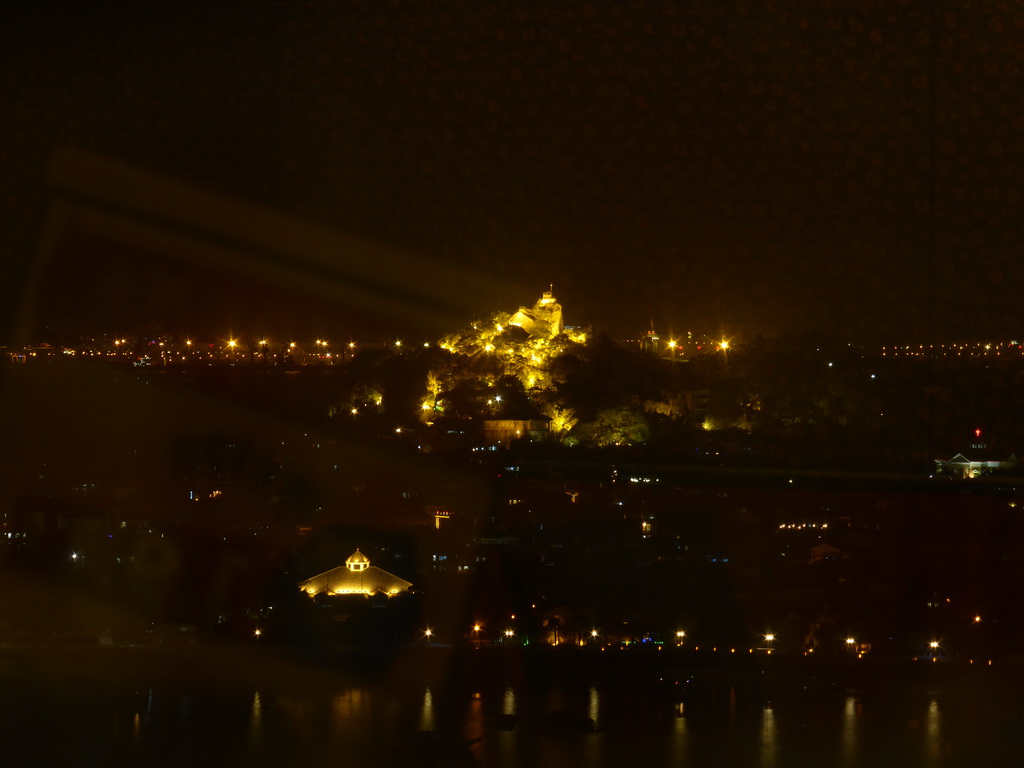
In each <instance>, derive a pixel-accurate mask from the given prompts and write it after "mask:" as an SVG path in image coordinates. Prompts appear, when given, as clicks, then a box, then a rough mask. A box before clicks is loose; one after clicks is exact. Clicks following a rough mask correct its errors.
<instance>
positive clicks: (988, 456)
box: [935, 429, 1020, 479]
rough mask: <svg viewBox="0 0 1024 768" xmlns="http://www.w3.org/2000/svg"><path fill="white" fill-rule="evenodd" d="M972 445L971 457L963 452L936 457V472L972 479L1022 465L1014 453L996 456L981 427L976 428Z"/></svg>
mask: <svg viewBox="0 0 1024 768" xmlns="http://www.w3.org/2000/svg"><path fill="white" fill-rule="evenodd" d="M970 445H971V448H970V454H971V458H968V457H967V456H965V455H964V454H963V453H958V454H957V455H956V456H954V457H953V458H951V459H936V460H935V474H937V475H946V476H953V477H956V478H963V479H970V478H972V477H980V476H981V475H987V474H990V473H992V472H997V471H1006V470H1012V469H1016V468H1017V467H1018V466H1020V461H1018V459H1017V456H1016V455H1014V454H1012V453H1011V454H1010V456H1009V457H1008V458H1007V459H1005V460H1001V459H998V458H996V455H995V454H993V451H992V449H990V448H989V445H988V439H987V438H985V437H982V433H981V430H980V429H976V430H974V435H973V439H972V440H971V444H970ZM1003 455H1005V454H1003Z"/></svg>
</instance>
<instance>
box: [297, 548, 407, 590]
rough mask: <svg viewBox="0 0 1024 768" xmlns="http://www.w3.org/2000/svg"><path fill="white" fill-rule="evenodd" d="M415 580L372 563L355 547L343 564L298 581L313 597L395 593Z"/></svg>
mask: <svg viewBox="0 0 1024 768" xmlns="http://www.w3.org/2000/svg"><path fill="white" fill-rule="evenodd" d="M411 586H412V582H409V581H406V580H405V579H401V578H399V577H398V576H395V575H394V574H392V573H388V572H387V571H385V570H383V569H381V568H378V567H376V566H374V565H370V559H369V558H368V557H367V556H366V555H364V554H363V553H362V552H360V551H359V550H358V549H356V551H355V552H353V553H352V554H351V555H350V556H349V558H348V559H347V560H346V561H345V564H344V565H339V566H338V567H337V568H332V569H331V570H329V571H324V572H323V573H321V574H317V575H316V576H313V577H312V578H309V579H306V580H305V581H303V582H301V583H300V584H299V589H301V590H302V591H303V592H305V593H306V594H307V595H309V596H310V597H316V596H317V595H320V594H328V595H366V596H367V597H369V596H371V595H387V596H388V597H391V596H393V595H398V594H401V593H402V592H406V591H408V589H409V588H410V587H411Z"/></svg>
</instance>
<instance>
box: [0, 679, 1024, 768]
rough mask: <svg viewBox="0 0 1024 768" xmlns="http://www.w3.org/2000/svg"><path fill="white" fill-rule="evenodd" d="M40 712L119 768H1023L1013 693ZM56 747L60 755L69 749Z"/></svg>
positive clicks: (601, 691)
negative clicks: (364, 761) (72, 714)
mask: <svg viewBox="0 0 1024 768" xmlns="http://www.w3.org/2000/svg"><path fill="white" fill-rule="evenodd" d="M45 702H46V703H45V704H40V705H38V706H37V712H36V713H34V714H32V715H31V717H32V718H33V719H32V721H37V722H40V723H46V728H47V729H48V732H50V731H52V732H53V739H52V740H53V742H54V743H55V744H60V743H64V744H67V745H68V746H67V747H66V748H67V749H69V750H70V749H71V746H72V745H73V744H76V743H78V744H81V743H87V741H88V739H93V741H94V742H95V744H96V746H94V753H97V754H98V753H101V752H102V750H103V749H108V748H116V749H117V750H120V752H119V754H122V755H124V759H123V762H120V763H118V762H117V761H107V763H106V764H108V765H122V764H123V765H128V764H133V763H134V764H152V765H180V764H189V763H202V764H210V760H207V759H206V758H205V757H204V756H206V755H214V756H216V755H219V756H220V757H222V758H224V759H225V760H227V761H228V762H229V763H232V764H235V763H237V764H246V765H251V766H254V768H258V767H259V766H290V765H302V766H303V768H315V766H321V765H323V766H328V765H335V764H337V761H338V757H339V755H341V754H345V755H350V756H364V755H365V756H371V755H372V756H373V762H372V764H373V765H374V766H375V768H379V767H382V766H383V767H386V766H390V765H401V766H416V765H446V766H460V765H470V766H472V765H484V766H508V767H509V768H513V767H515V766H522V765H528V766H531V768H543V767H544V766H554V765H558V766H566V765H572V766H581V768H597V767H598V766H601V767H604V766H616V768H618V767H619V766H622V765H624V764H627V765H632V764H639V765H651V766H654V765H674V766H688V765H689V766H697V765H711V764H713V765H716V766H724V767H728V766H741V765H742V766H754V767H755V768H756V767H761V768H789V766H804V765H806V766H811V765H815V766H818V765H837V766H843V767H844V768H853V767H855V766H871V768H876V766H889V765H892V766H897V765H898V766H901V768H902V767H903V766H906V767H907V768H931V767H932V766H944V767H945V766H957V765H963V766H968V765H971V766H973V765H978V764H1014V763H1016V764H1022V763H1024V760H1022V758H1024V726H1022V723H1024V719H1022V710H1024V702H1022V701H1021V699H1020V696H1019V695H1017V694H1013V695H1010V696H1003V698H1001V699H1000V698H998V697H996V698H993V697H992V696H990V695H989V692H988V691H987V690H986V689H984V688H982V687H979V688H976V689H967V688H960V689H956V690H953V691H950V692H946V693H942V694H938V695H937V694H935V693H933V692H930V691H929V692H925V691H924V690H919V691H918V692H914V691H911V690H906V689H897V688H896V687H893V688H891V689H883V690H880V691H874V692H869V694H868V695H861V694H860V693H858V694H856V695H852V694H844V693H839V694H838V695H834V696H824V697H820V698H814V697H812V698H810V699H801V698H799V697H793V698H789V697H787V698H784V699H781V700H779V699H776V700H773V701H772V703H771V704H765V703H764V702H763V701H760V700H753V699H752V698H751V697H750V696H749V694H747V693H745V692H743V691H742V690H739V691H737V690H729V688H727V687H723V688H721V689H718V690H715V691H711V692H709V693H708V694H707V695H706V696H705V697H704V698H698V699H697V700H694V701H687V702H681V701H678V700H676V699H675V698H673V697H671V696H666V695H664V693H663V692H662V691H660V690H656V689H653V688H649V687H645V686H640V685H628V684H619V685H608V684H591V683H586V684H579V685H570V684H565V685H544V684H543V683H541V682H539V681H536V680H534V681H531V682H521V683H519V684H516V685H505V684H500V683H499V684H495V685H491V684H488V683H487V682H486V681H481V682H479V683H478V684H477V685H476V686H475V687H464V688H460V687H458V686H450V685H445V684H440V685H439V684H436V683H435V684H434V685H430V686H428V685H415V684H412V683H409V684H401V685H394V684H393V685H386V684H380V685H364V686H352V687H346V688H340V689H335V690H332V691H329V692H328V691H322V692H318V693H308V694H305V695H297V694H284V693H280V692H276V691H274V690H271V689H256V690H251V689H250V690H249V691H245V690H236V691H228V692H224V693H222V694H218V695H217V697H213V698H212V697H211V696H210V695H208V694H198V693H195V692H188V693H186V692H185V691H182V690H176V691H172V690H169V689H165V688H154V689H152V690H146V689H142V690H140V691H138V692H136V693H133V694H131V695H130V698H125V699H123V700H121V701H120V702H116V701H112V702H111V704H110V705H109V706H106V707H93V709H92V710H91V711H89V710H87V708H82V709H77V710H75V711H76V716H78V717H80V718H81V719H80V720H79V721H74V720H72V719H69V718H67V717H64V718H62V717H61V716H60V713H59V712H58V710H57V709H56V706H57V704H56V703H54V702H55V700H53V699H47V700H45ZM61 706H63V705H61ZM45 707H50V709H45ZM69 707H70V705H69ZM78 712H85V713H86V714H81V715H78V714H77V713H78ZM40 715H41V716H40ZM554 715H558V717H554ZM89 717H95V718H96V720H95V722H97V723H102V724H103V725H102V726H101V728H102V730H103V731H104V732H105V734H106V735H105V736H104V737H103V738H104V739H106V740H107V741H106V742H99V741H97V740H96V737H94V736H93V735H92V734H93V733H95V730H92V731H91V730H89V727H90V725H89V724H90V722H91V721H90V720H89ZM28 718H29V715H22V716H21V720H18V719H17V718H14V719H13V720H12V719H9V721H8V723H7V725H6V726H5V727H6V731H4V733H6V734H7V736H8V738H10V737H11V735H12V734H13V733H14V732H15V729H16V727H17V723H19V722H21V723H25V722H30V721H29V719H28ZM591 724H592V726H593V727H591ZM23 730H24V728H23ZM83 734H86V735H84V736H83ZM76 738H77V740H78V741H77V742H76V741H75V739H76ZM83 740H85V742H83ZM54 749H55V751H56V752H57V757H60V756H61V753H60V751H59V750H60V747H59V746H58V747H55V748H54ZM65 756H70V755H65ZM154 757H155V758H157V759H156V761H155V762H154V761H153V760H152V759H151V758H154ZM222 762H223V760H222ZM23 764H32V763H23ZM37 764H38V763H37Z"/></svg>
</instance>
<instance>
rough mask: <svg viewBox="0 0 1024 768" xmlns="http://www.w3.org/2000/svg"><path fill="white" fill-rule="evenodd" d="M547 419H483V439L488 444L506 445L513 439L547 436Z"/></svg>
mask: <svg viewBox="0 0 1024 768" xmlns="http://www.w3.org/2000/svg"><path fill="white" fill-rule="evenodd" d="M549 423H550V422H549V420H548V419H484V420H483V429H484V441H485V442H486V443H487V444H488V445H504V446H506V447H507V446H508V445H509V444H510V443H511V442H512V441H513V440H518V439H519V438H522V437H526V438H527V439H528V440H531V441H539V440H543V439H545V438H546V437H547V436H548V430H549V426H548V425H549Z"/></svg>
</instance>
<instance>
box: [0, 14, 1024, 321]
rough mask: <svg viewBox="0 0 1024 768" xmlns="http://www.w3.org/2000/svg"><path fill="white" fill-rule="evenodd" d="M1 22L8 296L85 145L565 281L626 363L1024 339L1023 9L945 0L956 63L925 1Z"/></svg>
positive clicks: (2, 226) (468, 263)
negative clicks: (660, 340) (655, 356)
mask: <svg viewBox="0 0 1024 768" xmlns="http://www.w3.org/2000/svg"><path fill="white" fill-rule="evenodd" d="M2 13H3V15H4V17H5V18H4V19H3V20H2V22H0V89H2V93H0V95H2V97H3V104H4V113H5V116H4V118H3V119H2V120H0V168H3V169H4V172H3V173H2V174H0V249H2V251H0V252H2V254H3V264H4V265H5V266H4V270H3V276H2V277H3V283H2V285H0V287H2V288H3V289H4V291H5V293H6V294H7V295H8V296H10V297H15V296H17V295H18V293H19V291H20V290H21V287H22V285H23V280H24V272H25V266H26V265H27V264H29V263H30V261H31V259H32V258H33V257H32V254H33V250H34V249H35V247H36V246H37V244H38V242H39V238H40V231H41V229H42V221H43V219H44V214H45V212H46V210H47V207H48V205H49V203H50V202H51V200H52V198H53V192H52V190H50V189H48V188H47V186H46V183H45V169H46V165H47V162H48V158H49V157H50V156H51V154H52V153H53V151H54V150H55V149H56V148H58V147H67V146H71V147H78V148H82V149H84V150H88V151H91V152H97V153H100V154H103V155H106V156H109V157H110V158H113V159H116V160H118V161H121V162H125V163H128V164H130V165H132V166H135V167H138V168H141V169H146V170H148V171H151V172H155V173H158V174H162V175H166V176H169V177H171V178H177V179H182V180H187V181H190V182H194V183H198V184H200V185H202V186H203V187H205V188H208V189H211V190H215V191H219V192H221V193H224V194H226V195H229V196H232V197H235V198H237V199H240V200H245V201H251V202H253V203H257V204H260V205H264V206H267V207H269V208H271V209H273V210H275V211H278V212H281V213H285V214H292V215H295V216H297V217H299V218H301V219H304V220H308V221H312V222H319V223H323V224H327V225H329V226H331V227H333V228H336V229H337V230H339V231H341V232H344V233H349V234H352V235H356V236H359V237H363V238H366V239H367V240H369V241H372V242H375V243H381V244H385V245H388V246H394V247H397V248H401V249H406V250H408V251H411V252H412V253H414V254H417V255H418V256H420V257H421V258H422V259H424V260H426V261H428V262H437V263H440V264H444V265H446V266H455V267H458V268H460V269H464V270H467V271H468V272H470V273H474V274H480V275H483V276H485V277H487V278H491V279H496V280H498V281H501V282H505V283H509V284H515V285H522V286H524V290H526V291H529V293H528V295H524V296H522V298H521V301H522V302H523V303H528V302H532V301H533V300H534V298H535V297H536V294H539V291H540V290H541V289H543V288H544V287H546V285H547V283H549V282H553V283H554V284H555V289H556V294H557V295H558V297H559V298H560V300H562V302H563V304H564V305H565V308H566V313H567V320H568V321H569V322H570V323H578V324H593V325H594V326H595V327H596V328H597V329H599V330H609V331H611V332H612V333H613V334H614V335H617V336H624V335H628V334H630V333H635V332H636V331H638V330H641V329H643V328H644V327H646V325H647V323H648V316H649V312H651V311H653V314H654V317H655V319H656V321H657V323H658V324H659V325H660V326H662V327H669V326H671V327H673V328H674V329H675V330H677V331H678V330H684V329H694V330H698V331H702V330H711V331H718V330H723V331H726V332H728V333H730V334H736V335H739V336H752V335H754V334H756V333H758V332H761V333H764V334H765V335H776V334H780V333H785V332H801V331H804V330H808V329H821V330H823V331H825V332H828V333H832V334H836V335H839V336H841V337H844V338H846V337H849V338H850V339H851V340H853V341H858V340H866V339H872V340H874V339H879V338H886V339H893V340H903V339H908V340H909V339H917V338H922V337H924V336H925V334H926V333H927V332H928V329H929V322H928V318H929V304H930V302H929V296H931V304H932V306H933V307H934V312H933V315H932V317H933V323H932V333H933V338H934V339H935V340H944V339H958V340H965V341H967V340H975V339H977V340H983V339H985V338H988V337H989V335H993V336H992V337H993V338H1008V337H1011V336H1018V335H1024V333H1022V331H1024V329H1022V328H1021V312H1020V310H1019V304H1020V302H1019V295H1020V293H1021V287H1022V276H1024V274H1022V270H1024V266H1022V265H1024V259H1022V256H1024V245H1022V243H1024V238H1022V227H1024V199H1022V194H1021V186H1020V185H1021V181H1020V180H1021V178H1022V173H1021V172H1022V170H1024V138H1022V136H1024V111H1022V106H1021V105H1022V104H1024V98H1022V97H1024V87H1022V78H1021V75H1022V69H1024V43H1022V40H1024V9H1021V8H1020V7H1018V6H1017V5H1016V4H1015V3H1010V2H994V1H993V2H967V1H966V0H962V1H961V2H951V1H949V0H935V2H934V36H932V35H931V34H930V33H929V29H930V28H931V25H932V16H931V13H930V6H929V5H928V4H927V3H926V2H924V1H923V0H914V1H913V2H910V1H909V0H857V2H853V3H850V2H839V1H838V0H794V1H793V2H764V3H761V2H745V1H742V0H741V1H739V2H730V1H729V0H725V1H723V0H706V1H703V2H623V3H604V2H590V3H580V4H578V3H565V2H557V3H553V2H547V1H546V0H539V1H538V2H528V3H527V2H522V1H521V0H515V1H514V2H505V1H503V0H489V2H469V0H465V1H457V2H429V1H425V2H398V1H397V0H367V2H348V3H345V2H330V1H329V0H317V2H310V3H299V2H287V3H285V2H260V1H259V0H253V1H252V2H245V3H220V2H202V3H197V2H182V3H170V4H167V6H166V8H165V9H164V10H163V11H161V10H158V9H157V7H156V6H155V5H154V4H149V3H146V4H142V3H112V2H94V3H64V4H58V3H46V2H32V3H27V2H26V3H21V4H16V7H15V9H14V10H11V9H10V8H7V9H6V10H4V11H3V12H2ZM933 73H934V77H933V76H932V75H933ZM932 203H933V204H934V209H933V211H931V212H930V204H932ZM97 279H101V278H99V277H97ZM55 290H59V289H55ZM57 295H59V294H57ZM238 300H239V302H241V303H244V301H245V297H244V296H242V297H240V298H239V299H238ZM503 300H504V299H503ZM200 303H201V302H200ZM479 303H480V306H481V308H484V307H488V306H489V301H488V297H485V296H484V297H480V299H479ZM492 308H493V309H502V308H509V309H514V307H503V306H495V307H492ZM193 311H194V312H195V313H196V316H197V317H204V313H203V309H202V307H198V308H197V307H193ZM8 312H11V309H10V308H8ZM328 313H329V310H328ZM209 317H210V318H212V319H213V320H211V322H212V321H214V320H216V319H217V318H216V315H215V314H210V315H209ZM44 319H45V318H44Z"/></svg>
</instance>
